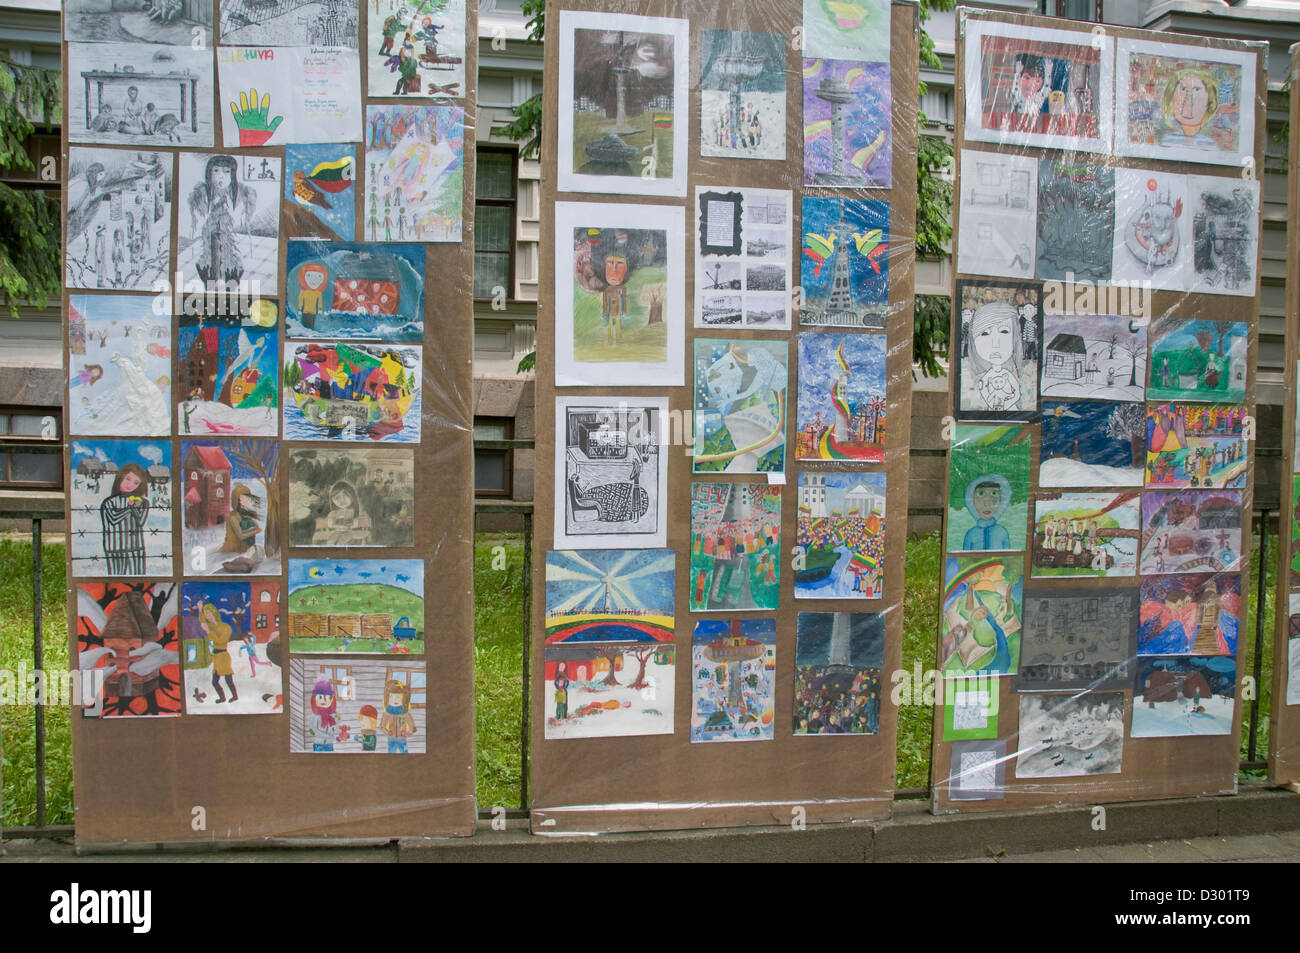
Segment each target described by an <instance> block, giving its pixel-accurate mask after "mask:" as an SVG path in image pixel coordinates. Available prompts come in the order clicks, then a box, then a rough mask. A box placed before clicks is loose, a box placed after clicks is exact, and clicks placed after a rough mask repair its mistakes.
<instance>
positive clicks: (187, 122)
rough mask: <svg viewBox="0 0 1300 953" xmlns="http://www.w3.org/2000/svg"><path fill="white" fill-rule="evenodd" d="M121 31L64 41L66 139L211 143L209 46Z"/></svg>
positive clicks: (118, 143)
mask: <svg viewBox="0 0 1300 953" xmlns="http://www.w3.org/2000/svg"><path fill="white" fill-rule="evenodd" d="M101 6H102V4H101ZM124 12H125V11H118V13H119V14H121V13H124ZM110 15H111V14H110ZM116 38H118V37H115V39H116ZM127 39H129V42H126V43H69V44H68V52H67V57H68V63H69V64H75V65H70V66H69V69H68V82H69V84H71V88H70V90H69V94H68V115H67V120H66V125H67V130H68V141H69V142H95V143H102V144H104V145H114V146H122V145H129V146H141V147H144V148H160V147H161V148H170V147H171V146H199V147H211V146H212V144H213V130H214V122H213V114H212V103H213V101H214V99H215V96H214V90H213V86H214V83H213V70H212V47H211V46H210V45H209V46H199V47H197V48H195V47H193V46H192V44H193V37H186V38H185V39H184V41H183V42H182V43H179V44H177V45H175V46H160V45H155V44H154V43H150V42H141V41H140V40H139V39H138V38H136V37H133V36H131V37H127ZM149 39H151V40H152V39H155V37H149Z"/></svg>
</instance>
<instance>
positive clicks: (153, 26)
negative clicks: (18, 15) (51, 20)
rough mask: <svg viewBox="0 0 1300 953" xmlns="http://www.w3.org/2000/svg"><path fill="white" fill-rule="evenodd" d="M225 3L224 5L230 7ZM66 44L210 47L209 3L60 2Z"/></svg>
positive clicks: (148, 0) (162, 0)
mask: <svg viewBox="0 0 1300 953" xmlns="http://www.w3.org/2000/svg"><path fill="white" fill-rule="evenodd" d="M231 5H232V4H231V3H230V2H229V0H227V2H226V3H225V4H223V6H231ZM63 38H64V39H65V40H67V41H68V42H69V43H166V44H168V45H169V46H190V45H191V44H193V43H194V42H195V41H196V40H202V41H203V45H204V46H206V47H211V46H212V0H63Z"/></svg>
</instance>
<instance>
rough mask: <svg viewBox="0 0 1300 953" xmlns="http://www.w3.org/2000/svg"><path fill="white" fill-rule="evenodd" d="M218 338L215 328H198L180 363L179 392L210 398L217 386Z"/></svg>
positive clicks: (205, 398) (188, 395)
mask: <svg viewBox="0 0 1300 953" xmlns="http://www.w3.org/2000/svg"><path fill="white" fill-rule="evenodd" d="M220 347H221V345H220V339H219V338H218V336H217V329H216V328H200V329H199V333H198V336H197V337H195V338H194V343H193V344H191V345H190V349H189V351H188V352H187V353H186V355H185V362H184V363H183V364H182V365H181V393H182V394H184V395H185V396H186V397H193V396H195V395H196V394H197V395H199V396H201V398H202V399H203V400H212V397H213V394H214V392H215V390H216V386H217V365H218V358H219V350H220Z"/></svg>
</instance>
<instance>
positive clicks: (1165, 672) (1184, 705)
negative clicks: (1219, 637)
mask: <svg viewBox="0 0 1300 953" xmlns="http://www.w3.org/2000/svg"><path fill="white" fill-rule="evenodd" d="M1236 678H1237V659H1236V658H1235V657H1233V656H1221V655H1220V656H1213V657H1210V658H1206V657H1204V656H1198V655H1191V656H1182V657H1180V658H1158V657H1148V658H1140V659H1138V660H1137V678H1136V680H1135V682H1134V685H1133V724H1132V726H1131V728H1130V729H1129V735H1130V736H1131V737H1133V738H1171V737H1178V736H1182V735H1229V734H1232V716H1233V708H1234V705H1235V704H1236Z"/></svg>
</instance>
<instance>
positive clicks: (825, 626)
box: [794, 612, 885, 735]
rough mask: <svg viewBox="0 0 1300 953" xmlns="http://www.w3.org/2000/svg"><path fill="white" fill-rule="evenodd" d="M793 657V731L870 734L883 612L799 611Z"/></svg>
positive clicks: (875, 718)
mask: <svg viewBox="0 0 1300 953" xmlns="http://www.w3.org/2000/svg"><path fill="white" fill-rule="evenodd" d="M797 626H798V629H797V640H798V641H797V642H796V646H795V659H794V665H795V668H794V733H795V734H796V735H843V734H853V735H874V734H875V733H876V731H877V730H878V729H879V727H880V680H881V670H882V669H883V668H884V666H885V614H884V613H883V612H871V613H865V612H863V613H859V612H800V613H799V617H798V620H797Z"/></svg>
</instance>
